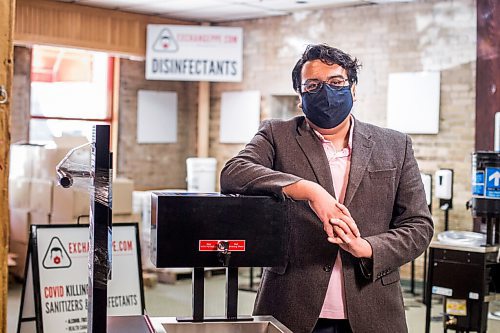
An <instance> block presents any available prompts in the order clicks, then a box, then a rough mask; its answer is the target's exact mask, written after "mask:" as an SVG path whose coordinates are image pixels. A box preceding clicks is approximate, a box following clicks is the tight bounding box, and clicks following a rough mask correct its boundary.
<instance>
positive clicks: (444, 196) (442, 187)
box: [434, 169, 453, 230]
mask: <svg viewBox="0 0 500 333" xmlns="http://www.w3.org/2000/svg"><path fill="white" fill-rule="evenodd" d="M434 180H435V187H434V193H435V195H436V198H439V209H441V210H444V230H448V211H449V210H450V209H452V208H453V170H451V169H440V170H438V171H436V173H435V175H434Z"/></svg>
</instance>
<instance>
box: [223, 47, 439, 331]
mask: <svg viewBox="0 0 500 333" xmlns="http://www.w3.org/2000/svg"><path fill="white" fill-rule="evenodd" d="M358 68H359V65H358V62H357V60H356V59H353V58H352V57H351V56H349V55H348V54H346V53H344V52H342V51H340V50H338V49H336V48H333V47H330V46H328V45H324V44H322V45H310V46H308V47H307V49H306V50H305V52H304V54H303V55H302V58H301V59H300V60H299V61H298V62H297V64H296V65H295V68H294V69H293V71H292V79H293V87H294V89H295V91H296V92H297V93H298V94H299V96H300V102H301V108H302V111H303V112H304V115H305V117H303V116H300V117H295V118H293V119H291V120H287V121H282V120H270V121H265V122H263V124H262V126H261V128H260V129H259V132H258V133H257V134H256V135H255V137H254V138H253V139H252V141H251V142H250V143H249V144H248V145H247V146H246V147H245V149H244V150H242V151H241V152H240V153H239V154H238V155H237V156H236V157H234V158H232V159H231V160H229V161H228V162H227V164H226V166H225V167H224V169H223V170H222V174H221V190H222V192H223V193H241V194H249V195H257V194H264V195H275V196H277V197H279V198H281V199H282V200H284V199H285V198H291V199H293V200H303V204H301V203H300V202H299V203H295V204H293V205H291V207H292V208H291V209H292V211H291V212H290V214H289V217H290V221H289V223H290V236H289V241H288V248H287V259H286V262H284V263H283V265H280V266H278V267H269V268H266V269H265V270H264V273H263V276H262V282H261V285H260V288H259V292H258V294H257V298H256V304H255V309H254V314H257V315H273V316H274V317H276V318H277V319H278V320H279V321H281V322H282V323H283V324H284V325H286V326H287V327H288V328H290V329H291V330H292V331H293V332H296V333H302V332H316V333H320V332H354V333H365V332H366V333H368V332H370V333H371V332H377V333H378V332H384V333H385V332H391V333H392V332H395V333H400V332H407V327H406V321H405V313H404V307H403V300H402V295H401V288H400V284H399V267H400V266H401V265H403V264H405V263H407V262H409V261H411V260H412V259H415V258H416V257H418V256H419V255H420V254H421V253H422V252H423V251H424V250H425V249H426V247H427V246H428V244H429V242H430V240H431V238H432V235H433V224H432V220H431V216H430V214H429V210H428V208H427V205H426V202H425V194H424V189H423V185H422V181H421V177H420V172H419V169H418V165H417V162H416V160H415V158H414V156H413V150H412V147H411V140H410V138H409V137H408V136H407V135H405V134H402V133H398V132H396V131H393V130H389V129H383V128H379V127H376V126H373V125H369V124H366V123H363V122H361V121H359V120H357V119H355V118H354V117H353V116H352V115H351V114H350V113H351V108H352V105H353V102H354V100H355V96H356V84H357V71H358ZM325 233H326V234H325Z"/></svg>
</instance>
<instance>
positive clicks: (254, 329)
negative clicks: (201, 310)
mask: <svg viewBox="0 0 500 333" xmlns="http://www.w3.org/2000/svg"><path fill="white" fill-rule="evenodd" d="M253 318H254V320H253V321H238V322H237V321H229V322H222V321H220V322H202V323H192V322H183V323H179V322H177V320H176V319H175V318H174V317H157V318H150V319H151V323H152V324H153V327H154V329H155V332H156V333H292V331H290V330H289V329H287V328H286V327H285V326H284V325H283V324H281V323H280V322H279V321H277V320H276V319H275V318H274V317H271V316H256V317H253Z"/></svg>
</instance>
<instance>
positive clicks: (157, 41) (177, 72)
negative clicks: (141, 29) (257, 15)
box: [145, 24, 244, 82]
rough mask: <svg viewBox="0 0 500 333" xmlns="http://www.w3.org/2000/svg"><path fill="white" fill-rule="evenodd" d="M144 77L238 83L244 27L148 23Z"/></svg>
mask: <svg viewBox="0 0 500 333" xmlns="http://www.w3.org/2000/svg"><path fill="white" fill-rule="evenodd" d="M145 53H146V59H145V78H146V80H169V81H208V82H241V81H242V80H243V69H244V66H243V28H242V27H227V26H200V25H172V24H148V25H147V31H146V52H145Z"/></svg>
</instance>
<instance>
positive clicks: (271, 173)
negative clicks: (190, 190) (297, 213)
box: [220, 120, 302, 200]
mask: <svg viewBox="0 0 500 333" xmlns="http://www.w3.org/2000/svg"><path fill="white" fill-rule="evenodd" d="M275 157H276V146H275V142H274V138H273V122H272V121H270V120H267V121H264V122H262V124H261V127H260V128H259V131H258V132H257V134H256V135H255V136H254V137H253V139H252V140H251V141H250V143H248V144H247V145H246V146H245V148H244V149H243V150H242V151H240V152H239V154H238V155H237V156H235V157H233V158H231V159H230V160H229V161H228V162H227V163H226V165H225V166H224V168H223V169H222V172H221V176H220V187H221V192H222V193H225V194H229V193H237V194H247V195H274V196H276V197H278V198H280V199H281V200H285V195H284V193H283V187H285V186H287V185H290V184H293V183H296V182H298V181H299V180H301V179H302V178H300V177H298V176H295V175H292V174H288V173H284V172H280V171H277V170H274V167H275V166H274V161H275Z"/></svg>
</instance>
